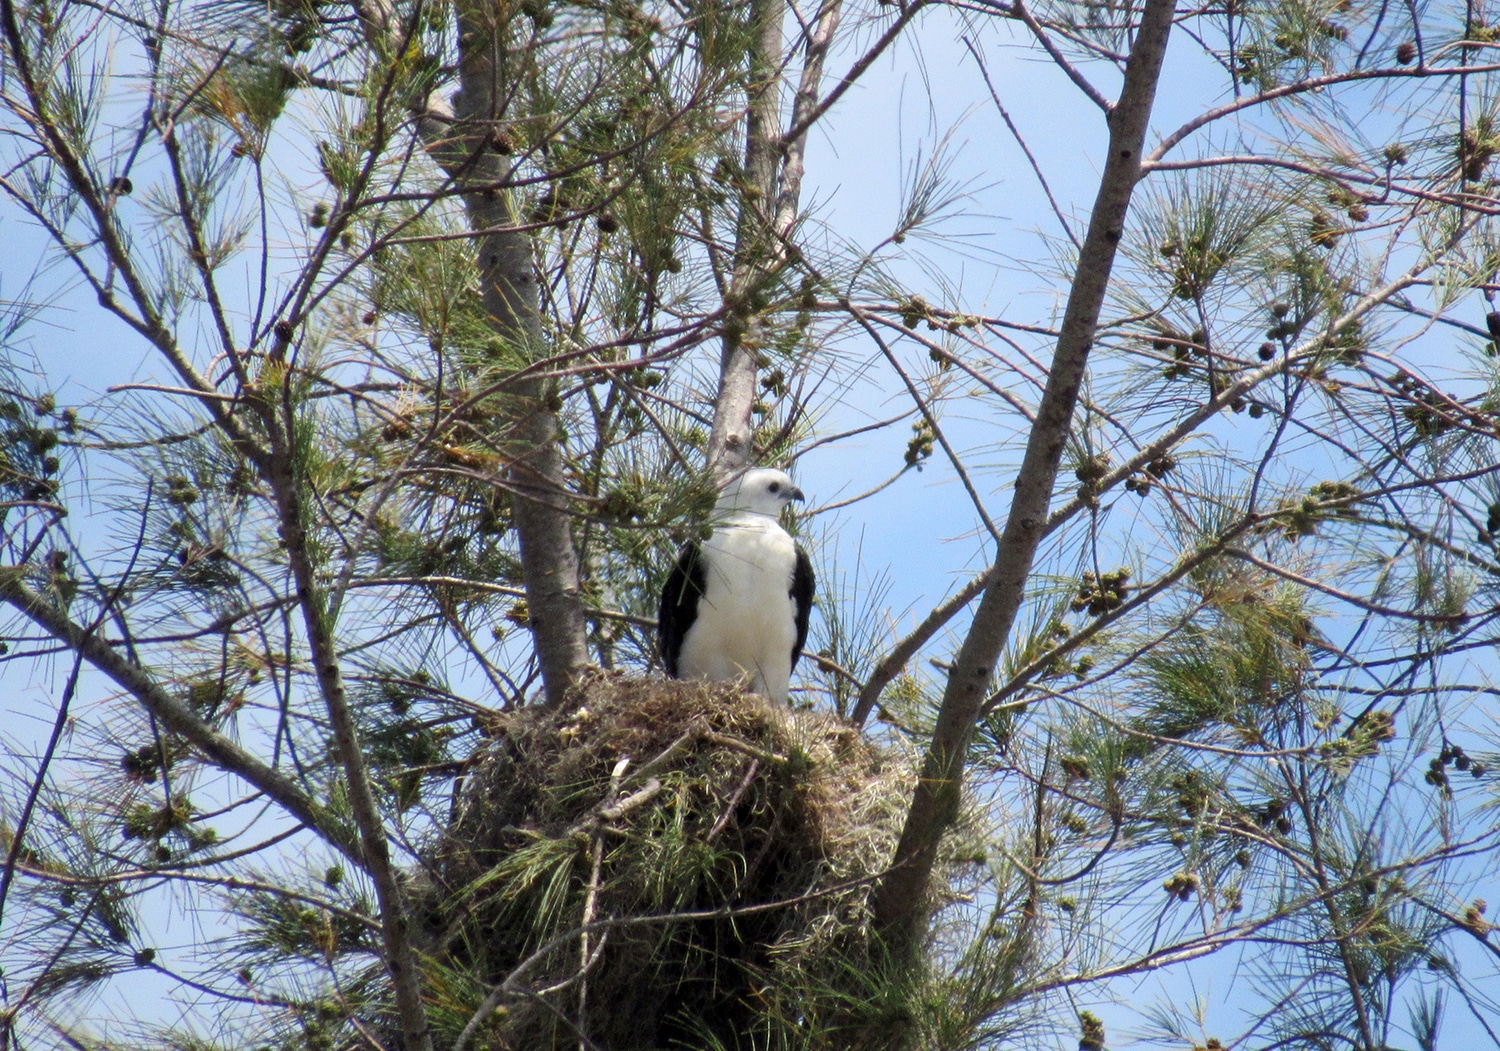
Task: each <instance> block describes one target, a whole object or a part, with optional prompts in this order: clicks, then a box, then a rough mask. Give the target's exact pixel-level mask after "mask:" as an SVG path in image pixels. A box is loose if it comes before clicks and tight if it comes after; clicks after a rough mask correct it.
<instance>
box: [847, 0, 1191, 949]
mask: <svg viewBox="0 0 1500 1051" xmlns="http://www.w3.org/2000/svg"><path fill="white" fill-rule="evenodd" d="M1173 13H1174V0H1147V2H1146V6H1145V9H1144V10H1143V11H1142V14H1141V25H1140V28H1139V30H1138V31H1137V33H1136V38H1135V43H1134V46H1133V47H1132V48H1131V52H1130V59H1129V62H1128V65H1127V66H1126V70H1125V83H1124V86H1123V88H1122V89H1121V92H1120V99H1119V102H1117V103H1116V104H1115V105H1114V106H1113V107H1112V108H1111V110H1110V112H1109V117H1108V120H1109V128H1110V137H1109V157H1108V159H1107V160H1106V162H1105V166H1104V175H1103V177H1102V179H1101V180H1100V185H1099V193H1098V196H1097V198H1096V199H1095V202H1094V210H1093V215H1092V217H1091V218H1090V220H1089V229H1088V235H1087V237H1086V238H1085V240H1084V243H1083V249H1082V251H1081V253H1080V254H1079V259H1078V267H1077V270H1076V272H1075V275H1074V280H1073V288H1072V292H1071V294H1070V295H1069V297H1068V306H1067V310H1066V313H1065V314H1064V315H1063V323H1062V332H1061V335H1060V336H1059V337H1058V341H1057V351H1056V353H1055V354H1054V356H1053V360H1052V368H1051V370H1050V371H1049V373H1048V376H1047V387H1046V390H1045V391H1044V392H1043V394H1042V401H1041V405H1040V406H1039V407H1038V410H1037V416H1036V423H1035V424H1034V425H1033V427H1032V430H1031V436H1030V439H1029V440H1028V442H1027V444H1026V455H1025V458H1024V460H1023V461H1022V464H1021V471H1020V475H1019V477H1018V478H1017V479H1016V490H1015V496H1014V498H1013V499H1012V501H1011V506H1010V514H1009V516H1008V518H1007V520H1006V523H1005V531H1004V533H1003V534H1002V535H1001V538H1000V544H999V548H998V550H997V551H996V554H995V562H994V567H993V570H992V575H991V578H990V581H989V583H988V585H987V586H986V587H985V590H984V596H983V598H981V599H980V603H979V609H978V611H977V612H976V613H975V615H974V622H973V624H971V625H970V627H969V632H968V635H967V637H966V638H965V639H964V643H963V646H962V647H961V648H960V650H959V654H958V657H957V659H956V660H955V661H954V664H953V669H952V671H951V672H950V673H949V677H948V686H947V689H946V690H945V691H944V694H943V702H942V707H941V708H940V709H939V711H938V718H937V724H936V726H935V728H934V730H933V735H932V742H931V743H930V744H929V746H928V749H927V754H926V757H925V759H924V760H923V764H922V775H921V777H920V778H919V779H918V781H917V788H916V790H915V792H914V793H913V795H912V802H911V808H910V810H909V811H908V812H907V818H906V824H905V826H904V827H903V829H902V832H901V839H900V842H899V843H898V844H897V847H896V854H895V857H894V858H893V859H892V865H891V868H890V870H889V871H888V873H887V875H886V877H885V878H884V879H883V880H882V881H881V882H880V885H879V886H878V887H876V889H875V893H874V896H873V898H872V908H873V910H874V913H875V922H876V926H877V929H878V930H879V931H880V933H881V935H882V936H883V937H884V938H885V940H886V941H887V943H888V944H890V945H891V946H892V947H893V948H896V949H897V950H898V951H899V950H904V949H907V948H909V947H913V946H914V945H915V942H916V938H917V936H918V935H919V934H920V932H921V931H922V930H923V929H924V926H925V921H926V918H927V916H928V910H929V902H928V894H927V888H928V882H929V879H930V877H931V874H932V870H933V867H934V864H935V863H936V860H937V851H938V846H939V844H940V842H941V841H942V837H943V834H944V833H945V832H946V831H947V830H948V828H949V827H950V826H951V825H952V824H953V821H954V818H955V817H956V816H957V814H958V810H959V803H960V799H961V796H962V791H963V775H964V759H965V756H966V754H967V752H968V748H969V741H970V738H971V737H972V735H973V733H974V727H975V724H976V723H977V721H978V719H979V714H980V710H981V708H982V706H983V704H984V700H985V698H986V697H987V696H988V694H989V692H990V686H991V682H992V680H993V677H994V673H995V665H996V663H997V662H998V661H999V659H1000V653H1001V650H1002V649H1003V648H1004V646H1005V642H1006V640H1007V638H1008V637H1009V635H1010V629H1011V626H1012V625H1013V624H1014V623H1015V618H1016V613H1017V612H1018V611H1019V609H1020V607H1021V601H1022V599H1023V598H1024V597H1025V590H1026V581H1027V578H1028V576H1029V575H1030V572H1031V565H1032V561H1033V559H1034V558H1035V555H1036V548H1037V542H1038V541H1039V540H1040V539H1041V535H1042V530H1043V529H1044V527H1045V526H1046V523H1047V508H1048V506H1049V504H1050V503H1051V499H1052V489H1053V485H1054V483H1055V482H1056V479H1057V470H1058V465H1059V463H1060V462H1061V460H1062V454H1063V450H1064V449H1065V448H1066V446H1067V441H1068V435H1069V434H1070V432H1071V430H1072V423H1073V410H1074V406H1075V405H1076V403H1077V400H1078V390H1079V387H1080V385H1081V384H1082V382H1083V377H1084V372H1085V368H1086V366H1087V364H1088V357H1089V350H1090V348H1091V347H1092V345H1093V339H1094V330H1095V327H1096V326H1097V325H1098V321H1099V312H1100V309H1101V308H1102V305H1103V302H1104V294H1105V291H1106V290H1107V288H1108V287H1109V276H1110V270H1111V268H1112V267H1113V265H1114V259H1115V252H1116V250H1117V249H1118V247H1119V243H1120V238H1121V236H1122V235H1123V233H1124V228H1125V215H1126V212H1127V210H1128V209H1129V206H1130V197H1131V194H1132V192H1133V191H1134V189H1135V185H1136V182H1137V181H1138V180H1139V179H1140V176H1141V147H1142V144H1143V143H1144V142H1145V137H1146V128H1147V125H1148V124H1149V122H1150V117H1151V106H1152V102H1153V101H1154V99H1155V96H1156V85H1157V80H1158V78H1159V76H1160V74H1161V66H1162V59H1163V57H1164V56H1165V53H1166V48H1167V37H1168V35H1169V33H1170V31H1171V27H1172V16H1173Z"/></svg>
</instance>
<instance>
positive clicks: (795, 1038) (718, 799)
mask: <svg viewBox="0 0 1500 1051" xmlns="http://www.w3.org/2000/svg"><path fill="white" fill-rule="evenodd" d="M911 786H912V775H911V773H910V771H909V769H908V768H907V766H906V765H905V764H904V763H898V762H893V761H891V760H890V759H888V758H887V757H885V756H883V755H882V754H881V753H880V752H879V751H877V750H876V749H875V748H874V747H872V746H871V745H870V744H868V743H867V742H865V741H864V740H863V739H862V738H861V737H860V735H859V734H858V733H857V732H856V731H854V730H852V729H850V728H849V727H848V726H846V725H844V724H843V723H841V722H839V721H838V720H836V719H832V718H829V717H827V716H823V715H818V714H814V713H806V712H795V711H789V710H787V709H786V708H783V707H781V706H778V705H775V704H772V703H771V702H769V701H767V700H765V699H764V698H761V697H758V696H756V695H753V694H745V693H741V692H739V691H737V690H734V689H731V688H728V687H724V686H719V685H714V684H707V683H684V682H663V681H645V680H639V679H628V678H623V677H618V676H605V675H599V676H596V677H594V678H592V679H590V680H589V681H587V682H586V683H584V684H583V685H582V686H581V687H580V688H579V689H578V690H576V691H575V692H574V694H573V696H572V697H571V698H570V700H569V702H568V703H566V704H564V705H562V706H561V707H560V708H533V709H525V710H522V711H519V712H516V713H512V714H508V715H506V716H503V717H501V721H500V722H499V724H498V725H497V727H496V728H495V733H494V739H493V741H492V743H491V745H490V746H489V747H488V749H487V750H486V752H485V754H484V755H483V756H482V758H481V759H480V760H479V762H478V763H477V765H476V767H475V769H474V771H473V773H472V774H471V775H470V777H469V779H468V781H467V783H466V785H465V786H464V789H463V792H462V796H461V801H460V805H459V807H458V809H457V812H456V815H455V817H454V820H453V821H452V823H451V824H450V826H449V828H448V829H447V830H446V831H445V833H444V834H443V835H442V836H441V837H439V839H438V841H437V842H436V843H435V844H434V846H433V847H432V849H431V850H429V851H428V852H426V858H425V860H426V862H427V865H426V872H425V874H424V876H423V877H422V879H421V881H420V882H419V883H418V885H417V886H416V887H415V888H414V891H415V895H414V896H415V899H416V903H417V904H418V906H419V909H420V912H419V915H421V916H422V918H423V921H424V923H425V925H426V929H425V932H424V936H425V941H426V943H427V944H426V945H425V946H424V948H425V949H426V952H427V954H428V958H429V959H430V960H433V961H434V962H435V964H436V965H437V967H438V976H437V977H436V978H434V979H433V984H434V989H433V991H432V992H431V994H430V1002H432V1003H434V1004H435V1005H436V1006H437V1007H438V1008H439V1010H438V1011H437V1012H436V1017H435V1018H434V1021H435V1022H436V1023H437V1026H438V1028H439V1030H446V1029H448V1028H450V1027H451V1028H452V1029H453V1032H452V1033H450V1034H448V1037H449V1039H451V1038H452V1037H453V1036H456V1035H457V1032H458V1031H459V1030H461V1029H462V1028H463V1027H464V1026H465V1025H466V1024H467V1023H468V1022H469V1019H470V1017H472V1014H473V1011H474V1008H475V1005H476V1004H477V1003H479V1002H480V1001H481V1000H483V999H484V995H485V993H486V992H487V991H488V990H489V989H491V988H493V987H494V986H496V985H502V986H503V992H502V999H501V1002H500V1004H499V1010H498V1011H497V1012H496V1013H495V1015H494V1016H492V1017H491V1018H489V1019H487V1020H486V1021H485V1022H484V1023H483V1024H482V1025H481V1026H479V1028H478V1029H477V1031H475V1032H474V1033H473V1034H472V1035H471V1040H470V1043H469V1046H470V1047H474V1048H483V1047H488V1048H491V1049H494V1051H499V1049H502V1048H517V1049H520V1048H525V1049H527V1051H532V1049H542V1048H552V1047H564V1046H566V1047H570V1048H578V1047H580V1046H582V1047H589V1046H592V1047H595V1048H599V1049H602V1051H636V1049H640V1051H646V1049H655V1048H671V1047H694V1048H705V1047H722V1048H735V1049H740V1048H743V1049H750V1048H761V1047H767V1048H768V1047H776V1046H787V1045H796V1044H804V1043H805V1042H806V1040H805V1039H804V1038H805V1037H806V1036H807V1035H808V1033H809V1027H817V1028H818V1029H822V1030H825V1031H826V1028H827V1027H830V1026H831V1027H832V1028H835V1029H837V1028H842V1027H843V1025H844V1024H855V1025H858V1026H859V1027H860V1028H861V1029H867V1028H868V1026H869V1024H870V1018H869V1017H868V1011H867V1010H866V1011H865V1014H866V1017H864V1018H862V1019H860V1020H858V1021H855V1020H854V1019H852V1018H851V1017H850V1016H849V1011H850V1009H851V1005H860V1006H861V1009H865V1008H868V1007H869V1006H870V1005H871V1004H872V1001H873V1000H878V999H879V997H878V996H877V995H875V994H873V993H872V991H871V990H870V989H869V988H868V986H869V984H870V983H871V982H872V981H874V975H875V974H876V973H877V972H878V971H879V968H878V967H875V966H872V958H871V949H870V939H869V929H868V924H867V920H868V915H867V908H866V903H867V899H868V896H869V893H870V889H871V884H872V878H873V877H874V876H875V875H877V873H878V871H879V867H880V866H881V865H882V864H883V863H884V862H885V860H886V859H888V858H890V857H891V855H892V853H893V851H894V847H895V841H896V837H897V835H898V834H899V832H900V821H901V817H902V813H903V807H904V805H905V803H906V800H907V799H908V798H909V795H910V791H911ZM450 1001H451V1011H443V1010H442V1006H443V1005H444V1003H445V1002H450ZM840 1017H842V1018H844V1019H845V1021H844V1023H840V1022H839V1021H838V1018H840ZM799 1034H800V1036H799ZM435 1036H438V1038H439V1039H440V1040H441V1039H442V1037H443V1034H442V1033H441V1032H440V1033H436V1034H435Z"/></svg>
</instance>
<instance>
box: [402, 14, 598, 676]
mask: <svg viewBox="0 0 1500 1051" xmlns="http://www.w3.org/2000/svg"><path fill="white" fill-rule="evenodd" d="M458 11H459V18H458V27H459V51H460V57H459V83H460V94H459V103H458V110H457V113H456V114H455V116H456V122H455V123H454V125H452V127H451V133H452V136H453V137H452V138H450V139H448V140H447V141H446V142H443V143H441V144H440V146H439V149H437V150H436V151H434V153H435V156H436V157H437V159H438V160H439V163H442V164H444V166H445V167H446V168H447V169H448V171H449V172H450V174H453V175H454V176H455V177H456V178H458V179H459V180H460V181H461V182H462V183H463V184H466V185H469V186H473V187H475V189H474V190H473V191H472V192H470V193H467V194H466V195H465V197H464V203H465V205H466V206H467V208H468V212H469V220H470V225H471V226H472V227H473V228H474V229H475V230H476V231H483V232H482V233H481V234H480V235H479V237H478V240H477V242H476V246H475V247H476V249H477V251H478V260H479V279H480V294H481V296H482V297H483V298H482V301H483V305H484V310H485V313H486V315H487V316H488V317H489V321H490V324H491V326H492V327H493V328H494V331H495V333H496V334H497V335H499V337H500V338H501V339H502V340H504V341H505V343H506V344H507V345H508V346H509V347H510V348H512V349H513V350H516V351H520V352H521V353H522V354H523V355H524V356H525V357H526V359H527V360H529V361H538V360H540V359H541V358H543V357H545V356H546V352H547V348H546V341H545V336H544V334H543V331H542V322H541V298H540V290H539V288H538V284H537V274H536V262H535V257H534V254H533V246H532V241H531V237H530V235H529V234H527V233H526V232H525V231H523V230H518V229H517V226H518V225H519V224H518V222H517V218H516V215H515V208H514V205H513V204H512V201H511V197H510V195H509V193H508V191H507V190H505V189H504V188H503V186H504V183H505V181H506V179H507V178H508V177H509V175H510V171H509V169H508V166H507V164H506V163H505V162H504V160H503V158H502V157H501V156H500V155H499V154H497V153H496V152H495V151H494V150H493V149H491V148H490V144H491V143H492V142H493V140H494V136H495V133H496V131H497V130H498V128H499V126H500V122H501V121H502V120H503V119H504V116H505V112H506V109H507V104H508V92H509V91H510V90H511V89H512V88H513V87H514V78H513V77H511V76H508V75H507V73H508V66H509V65H510V62H511V58H512V56H511V54H510V51H509V48H508V47H507V44H506V41H505V33H506V31H507V27H506V26H505V25H503V24H501V23H500V22H499V18H500V9H499V8H497V7H496V6H494V5H492V4H482V3H461V4H459V5H458ZM427 118H428V120H427V121H426V122H424V123H440V122H438V121H434V120H433V119H432V118H433V114H431V113H429V114H427ZM554 388H555V384H554V383H553V382H552V381H551V380H549V379H547V378H545V377H528V378H525V379H522V380H519V381H517V382H515V383H513V384H511V385H510V387H509V388H508V390H507V392H506V394H505V395H504V399H505V406H506V410H505V412H504V413H503V416H504V417H505V419H506V424H507V431H506V433H505V435H504V440H505V445H504V451H505V453H506V455H507V457H508V459H509V461H510V465H509V470H508V472H507V476H508V482H509V486H510V492H511V507H512V521H513V523H514V525H515V529H516V537H517V539H518V541H519V543H520V548H521V572H522V577H523V580H524V583H525V585H526V605H527V610H528V613H529V615H530V621H531V631H532V636H533V641H534V645H535V647H536V655H537V662H538V664H539V666H540V668H541V673H542V686H543V689H544V691H545V694H546V698H547V701H548V702H549V703H553V704H556V703H558V702H560V701H561V700H562V698H563V695H564V693H565V692H566V691H567V689H568V687H570V686H571V685H572V684H573V683H575V682H576V681H577V680H578V677H579V676H580V675H581V674H582V673H583V671H584V669H585V668H587V667H588V663H589V654H588V641H587V621H586V619H585V616H584V608H583V593H582V589H581V587H580V573H579V563H578V553H577V550H576V549H575V547H574V545H573V522H572V516H571V513H570V508H569V505H568V489H567V483H566V481H565V478H564V471H563V450H562V443H561V441H560V440H559V430H558V417H557V406H556V405H555V404H554V403H553V399H554V398H555V397H556V392H555V389H554Z"/></svg>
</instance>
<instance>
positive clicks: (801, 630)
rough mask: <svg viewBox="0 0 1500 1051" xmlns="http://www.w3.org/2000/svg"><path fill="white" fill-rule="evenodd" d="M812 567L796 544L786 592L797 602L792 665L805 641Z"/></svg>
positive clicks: (810, 598)
mask: <svg viewBox="0 0 1500 1051" xmlns="http://www.w3.org/2000/svg"><path fill="white" fill-rule="evenodd" d="M813 585H814V578H813V567H812V561H811V560H810V559H809V558H808V557H807V552H806V551H803V550H802V545H801V544H798V545H797V568H795V569H793V570H792V590H791V591H790V592H788V594H789V595H791V598H792V601H793V602H795V603H796V604H797V641H796V642H794V643H793V644H792V667H793V668H795V667H796V666H797V659H798V658H799V657H801V656H802V647H803V645H805V644H806V642H807V620H808V618H809V617H811V616H812V600H813Z"/></svg>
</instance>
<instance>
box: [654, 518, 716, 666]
mask: <svg viewBox="0 0 1500 1051" xmlns="http://www.w3.org/2000/svg"><path fill="white" fill-rule="evenodd" d="M705 582H706V578H705V577H704V573H703V552H702V551H700V550H699V549H698V545H697V544H685V545H683V548H682V552H681V553H680V554H678V556H677V564H676V565H675V566H673V567H672V572H671V573H670V574H668V576H667V583H666V586H665V587H663V588H662V589H661V605H659V606H658V607H657V609H656V645H657V647H658V649H660V650H661V659H662V663H663V664H665V665H666V666H667V674H668V675H670V676H672V678H674V679H676V678H678V677H679V671H678V667H677V659H678V657H680V656H681V655H682V640H683V639H685V638H687V633H688V629H689V628H691V627H692V626H693V621H695V620H697V619H698V599H699V598H700V597H702V595H703V588H704V585H705Z"/></svg>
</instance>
